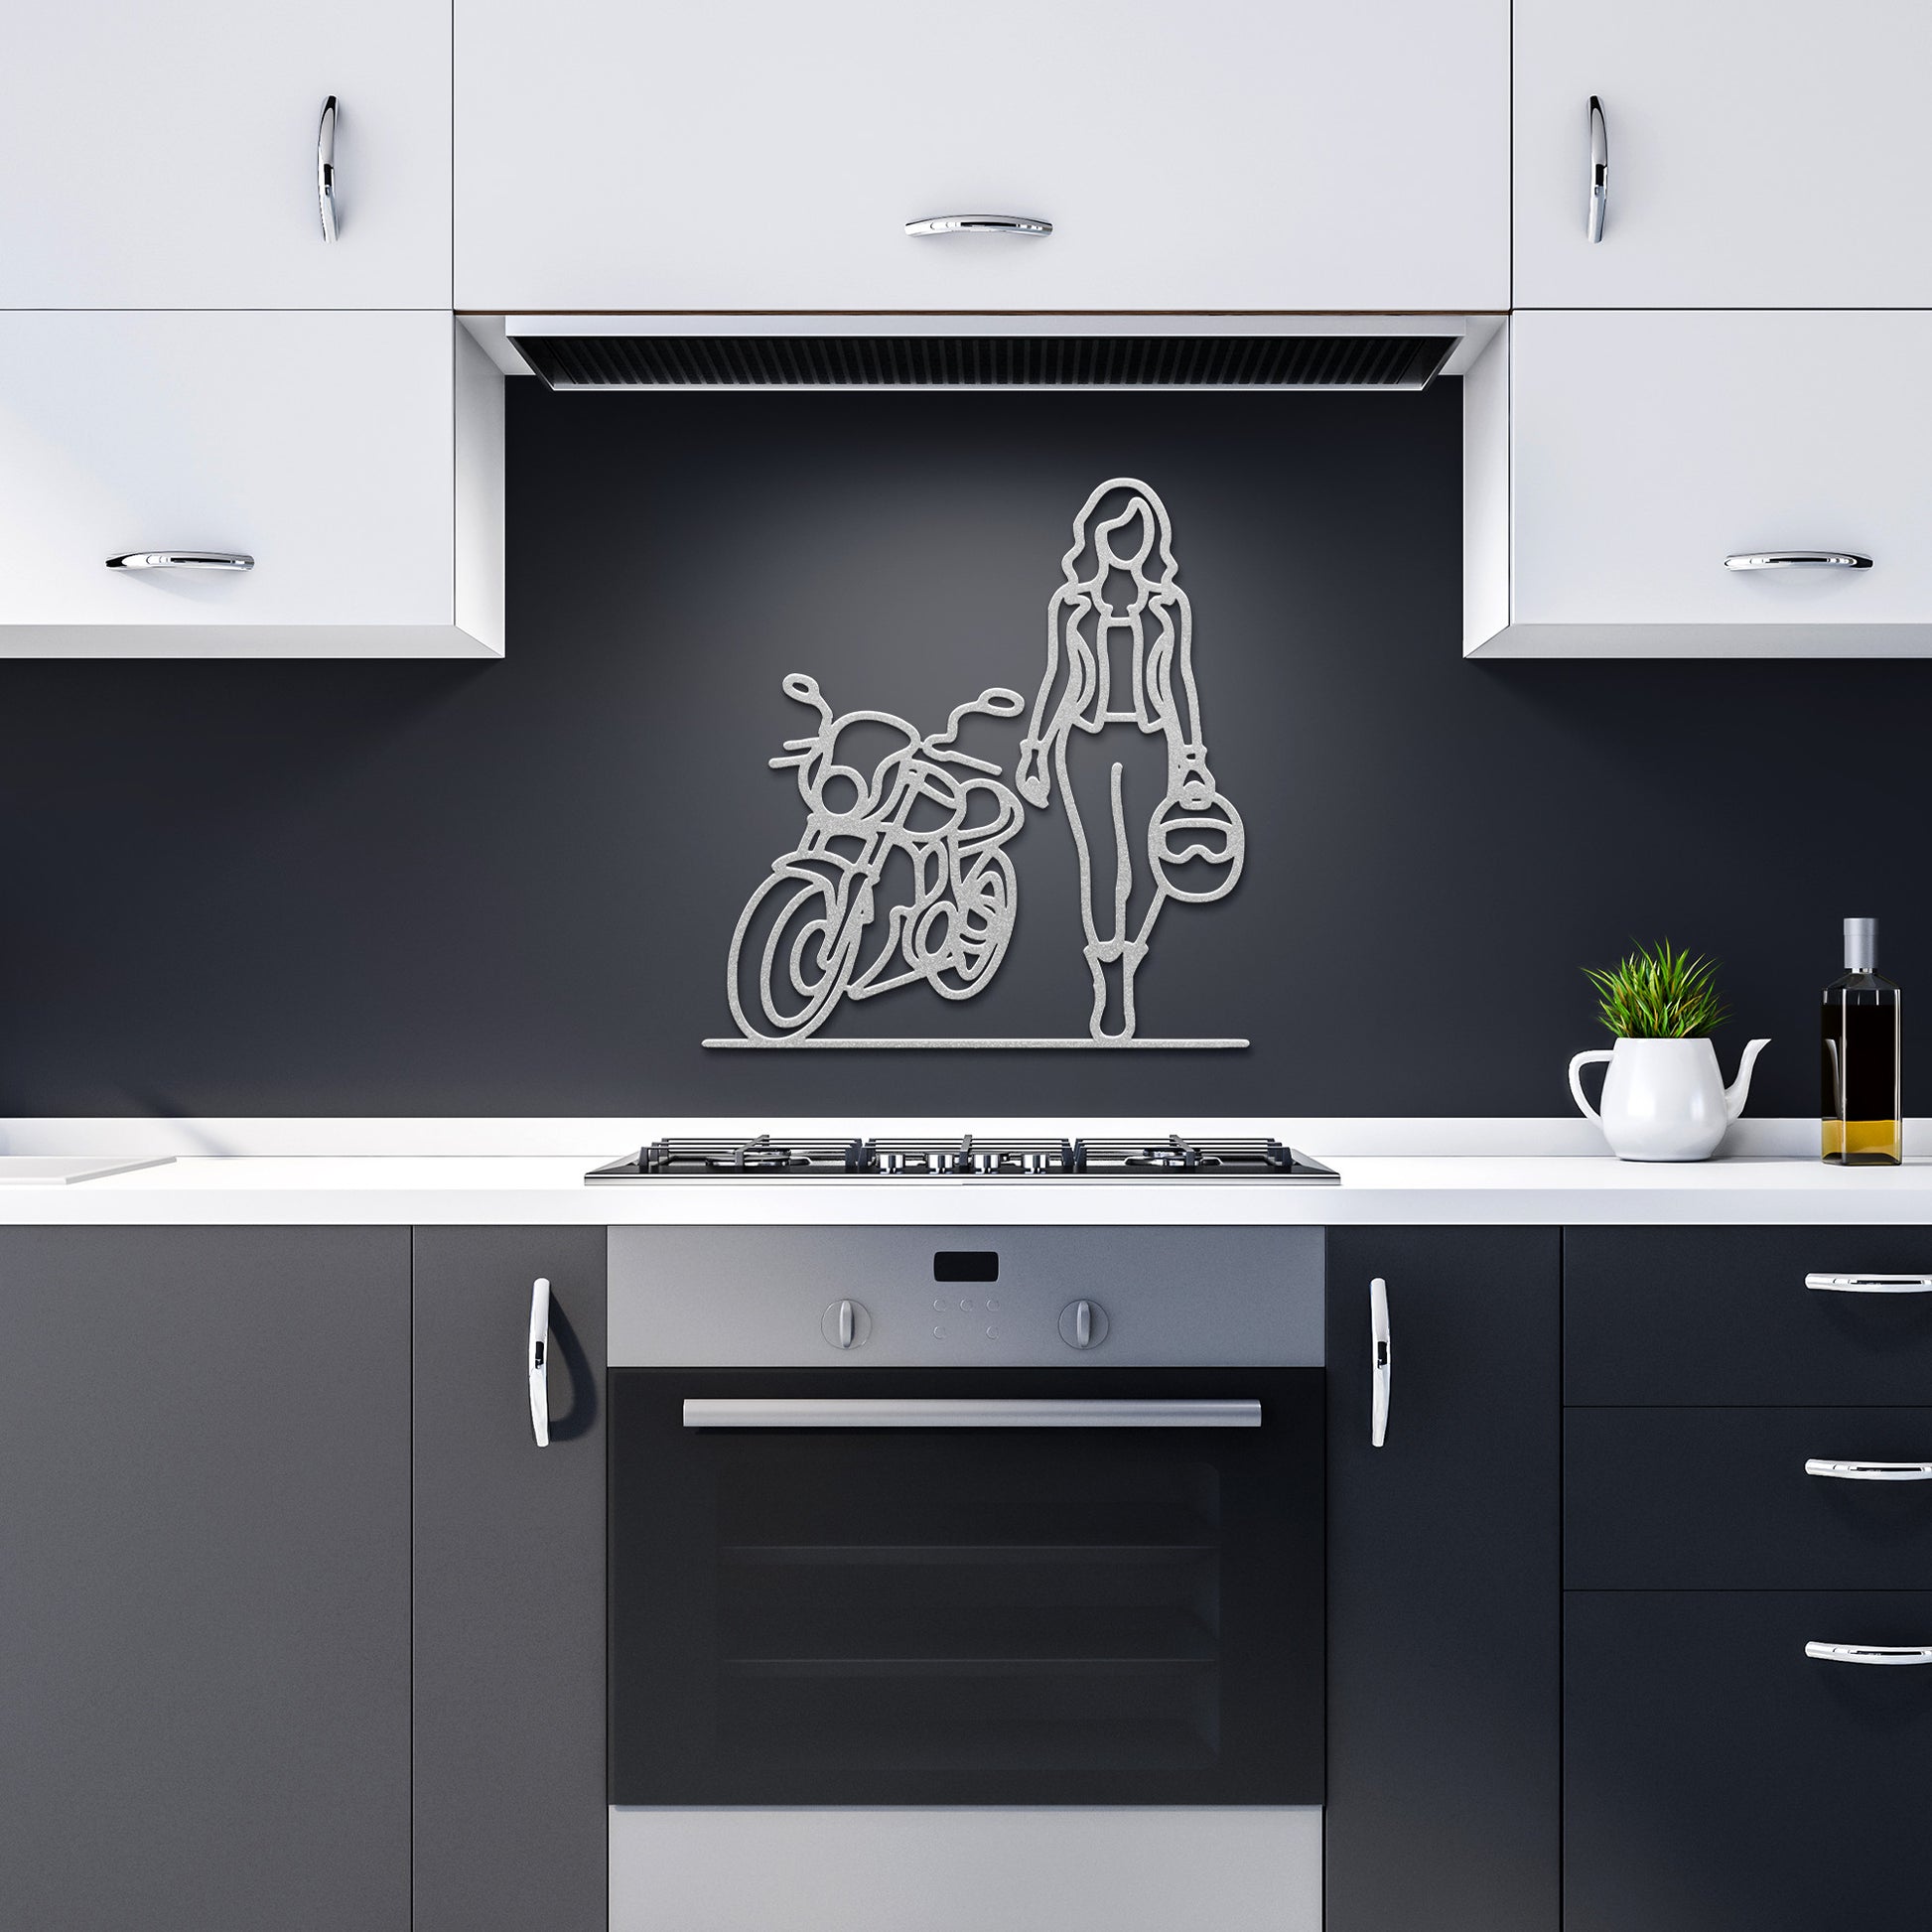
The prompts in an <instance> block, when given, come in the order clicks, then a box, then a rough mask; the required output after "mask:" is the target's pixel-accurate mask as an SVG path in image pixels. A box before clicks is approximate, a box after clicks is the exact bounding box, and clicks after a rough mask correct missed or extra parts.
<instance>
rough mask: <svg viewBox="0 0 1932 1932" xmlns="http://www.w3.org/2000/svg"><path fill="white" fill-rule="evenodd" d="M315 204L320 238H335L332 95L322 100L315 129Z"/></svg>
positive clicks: (334, 121)
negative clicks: (319, 217) (319, 124)
mask: <svg viewBox="0 0 1932 1932" xmlns="http://www.w3.org/2000/svg"><path fill="white" fill-rule="evenodd" d="M316 207H317V208H318V209H319V211H320V212H321V215H322V238H323V240H324V241H334V240H335V239H336V96H335V95H334V94H331V95H330V96H329V98H328V99H327V100H325V101H324V102H323V103H322V125H321V126H320V127H318V128H317V129H316Z"/></svg>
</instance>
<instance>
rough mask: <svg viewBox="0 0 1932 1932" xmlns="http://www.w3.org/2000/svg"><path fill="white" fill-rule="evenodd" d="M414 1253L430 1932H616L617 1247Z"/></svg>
mask: <svg viewBox="0 0 1932 1932" xmlns="http://www.w3.org/2000/svg"><path fill="white" fill-rule="evenodd" d="M415 1242H416V1246H415V1285H416V1286H415V1335H414V1381H415V1417H414V1420H415V1660H416V1661H415V1699H414V1702H415V1893H416V1900H415V1903H416V1913H415V1927H416V1932H530V1928H531V1927H533V1926H540V1927H542V1928H544V1932H604V1926H605V1916H606V1914H605V1892H606V1872H607V1863H608V1860H607V1850H606V1840H607V1831H606V1819H607V1812H606V1808H605V1776H604V1736H605V1699H604V1452H605V1423H604V1355H605V1347H604V1336H605V1295H604V1278H605V1248H606V1236H605V1231H604V1230H603V1229H602V1228H418V1229H417V1230H416V1236H415ZM538 1277H544V1278H546V1279H548V1281H549V1282H550V1288H551V1303H552V1330H551V1349H550V1365H549V1388H550V1405H551V1426H550V1445H549V1447H548V1448H547V1449H539V1448H538V1447H537V1444H536V1440H535V1434H534V1431H533V1428H532V1425H531V1419H530V1402H529V1390H528V1378H527V1375H526V1372H525V1367H524V1350H525V1346H526V1343H527V1339H528V1330H529V1319H530V1299H531V1285H532V1283H533V1282H534V1281H535V1280H536V1279H537V1278H538Z"/></svg>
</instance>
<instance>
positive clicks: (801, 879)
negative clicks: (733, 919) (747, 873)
mask: <svg viewBox="0 0 1932 1932" xmlns="http://www.w3.org/2000/svg"><path fill="white" fill-rule="evenodd" d="M855 883H856V884H857V886H858V888H859V890H858V891H856V892H854V893H852V894H851V896H850V897H848V898H847V900H846V903H845V906H844V908H843V911H841V910H840V908H839V897H840V892H841V888H850V887H852V886H853V885H854V884H855ZM781 886H794V887H796V889H797V890H796V891H795V892H794V893H793V895H792V897H791V899H790V901H789V903H787V904H786V906H785V908H784V910H783V911H782V912H780V913H779V915H778V917H777V920H776V922H775V923H774V924H773V925H772V928H771V934H770V937H769V938H767V939H766V940H765V942H764V945H763V947H762V949H761V951H760V953H759V981H758V985H759V1008H760V1010H761V1011H762V1013H763V1015H764V1019H765V1022H766V1025H767V1026H768V1027H770V1028H773V1029H775V1031H773V1032H767V1031H765V1029H764V1028H760V1027H755V1026H753V1025H752V1024H751V1022H750V1021H749V1020H747V1019H746V1017H745V1006H744V1002H743V1000H742V999H741V998H740V994H739V980H740V978H741V973H742V965H743V958H742V956H743V953H744V948H745V935H746V933H747V932H748V931H749V929H750V928H751V925H752V922H753V920H754V919H755V918H757V916H758V913H759V908H760V907H761V906H762V905H763V903H764V901H765V900H766V898H768V897H770V896H771V894H772V893H773V892H774V891H775V890H776V889H777V888H779V887H781ZM815 899H816V900H820V901H822V902H823V903H824V906H825V911H826V916H825V917H824V918H822V919H818V920H814V921H810V922H808V923H807V925H806V927H805V929H804V930H803V931H801V932H800V933H798V934H797V936H796V937H795V938H793V939H792V941H791V951H792V954H793V959H794V966H795V959H796V955H797V954H798V953H799V952H800V950H801V949H802V948H803V947H804V946H805V945H806V944H807V943H808V942H809V941H810V938H811V935H812V929H813V927H814V926H817V927H821V928H826V929H830V928H831V927H832V925H833V922H834V920H835V919H836V920H838V921H839V924H838V929H837V932H836V934H835V935H834V941H833V944H832V945H831V946H830V947H829V948H828V947H821V948H820V955H821V957H822V958H829V959H830V960H831V961H832V963H831V964H830V965H828V966H827V967H826V970H825V972H824V974H823V975H822V976H821V977H820V978H818V979H817V980H816V981H815V982H814V984H813V991H812V992H811V994H810V996H809V997H808V998H807V1000H806V1002H805V1006H804V1010H803V1012H802V1013H801V1014H800V1015H799V1017H798V1018H797V1019H796V1020H792V1021H789V1022H787V1021H785V1020H784V1019H782V1018H780V1017H778V1016H776V1015H774V1014H773V1013H772V1011H771V1004H770V993H771V964H772V960H773V959H774V958H775V957H776V955H777V950H778V942H779V940H780V939H781V938H782V937H784V936H785V933H786V929H787V927H788V926H789V925H790V924H791V921H792V918H793V916H794V914H795V913H796V912H797V911H798V909H799V908H800V906H801V905H805V904H808V903H809V902H810V901H812V900H815ZM870 900H871V892H870V889H869V886H868V884H867V882H866V881H865V880H863V878H861V877H860V876H859V875H858V873H857V872H856V870H855V871H854V872H852V873H850V874H848V875H847V876H846V877H844V878H842V879H839V880H837V881H834V880H833V879H831V878H828V877H826V876H825V874H823V873H820V872H814V871H811V870H809V869H808V868H806V867H804V866H802V865H789V866H783V867H774V868H773V869H772V870H771V871H770V872H768V873H767V874H766V875H765V876H764V878H763V879H762V880H761V881H760V882H759V886H758V889H757V890H756V891H755V892H754V893H753V894H752V897H750V898H749V899H747V900H746V901H745V909H744V911H742V912H741V913H740V914H739V915H738V924H737V927H736V928H735V929H734V930H733V933H732V947H731V954H730V957H729V959H728V960H727V961H726V977H725V991H726V996H727V997H728V999H729V1000H730V1002H731V1010H732V1018H733V1019H734V1020H735V1021H736V1022H737V1023H738V1030H739V1032H740V1033H742V1034H743V1035H745V1037H746V1038H747V1039H777V1040H786V1039H806V1038H808V1037H810V1035H813V1034H815V1033H816V1032H817V1031H818V1030H819V1028H820V1027H822V1026H823V1025H824V1024H825V1022H826V1021H827V1020H828V1019H830V1018H831V1016H832V1014H833V1012H834V1011H835V1009H836V1008H837V1006H838V1004H839V1002H840V1001H841V1000H842V999H844V997H845V993H846V988H847V987H848V986H849V985H850V984H851V980H852V968H853V965H854V963H855V961H856V959H857V956H858V951H859V946H860V943H861V941H862V940H863V939H864V938H865V935H866V931H867V929H868V928H869V927H870V926H871V924H872V908H871V904H870ZM788 970H793V968H791V967H788ZM792 984H793V985H794V986H795V985H797V984H798V981H797V980H796V978H795V977H794V979H793V981H792Z"/></svg>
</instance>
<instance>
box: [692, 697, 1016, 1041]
mask: <svg viewBox="0 0 1932 1932" xmlns="http://www.w3.org/2000/svg"><path fill="white" fill-rule="evenodd" d="M784 693H785V696H786V697H788V698H792V699H794V700H795V701H796V702H798V703H799V704H804V705H810V706H811V707H812V708H813V709H814V710H815V711H816V712H817V713H818V729H817V731H815V732H813V733H812V734H811V735H810V736H809V737H806V738H792V739H787V740H786V741H785V756H784V757H782V758H775V759H771V760H770V763H771V767H772V769H773V770H784V769H786V768H787V767H795V768H796V770H797V772H798V792H799V796H800V797H801V798H803V799H804V801H805V830H804V832H803V833H802V835H801V836H800V838H799V840H798V843H797V845H796V846H794V847H793V848H792V850H791V851H789V852H787V853H784V854H783V855H782V856H781V857H779V858H777V859H775V860H773V861H772V865H771V870H770V872H769V873H768V874H766V876H765V878H764V880H763V882H762V884H760V885H759V887H758V889H757V890H756V891H755V892H754V893H753V894H752V897H751V898H750V900H749V901H748V902H747V903H746V906H745V909H744V911H743V912H741V913H740V914H739V919H738V927H737V930H736V931H734V932H733V934H732V946H731V958H730V962H729V964H728V966H727V969H726V978H727V984H728V986H729V989H730V998H731V1010H732V1018H733V1019H734V1020H735V1021H736V1022H737V1023H738V1029H739V1032H740V1033H741V1034H743V1035H745V1036H746V1037H747V1038H759V1037H770V1036H773V1035H776V1036H777V1037H778V1039H779V1041H780V1043H784V1042H788V1041H791V1040H803V1039H806V1038H809V1037H810V1036H811V1035H813V1034H814V1033H816V1032H817V1031H818V1029H819V1028H820V1027H822V1026H823V1025H824V1024H825V1022H826V1021H827V1020H828V1019H829V1018H830V1017H831V1015H832V1013H833V1011H834V1009H835V1008H836V1007H837V1006H838V1004H839V1002H840V1001H841V1000H870V999H873V998H875V997H876V996H877V995H879V994H881V993H890V992H892V991H893V990H894V989H895V988H896V987H900V986H905V985H909V984H910V983H911V982H913V981H915V980H923V981H924V982H925V983H926V984H927V985H928V986H930V987H931V988H932V990H933V991H934V992H935V993H937V994H938V995H940V997H941V998H942V999H947V1000H969V999H971V998H972V996H973V995H974V994H975V993H977V992H979V991H980V990H981V989H982V988H983V987H984V986H986V984H987V983H988V981H990V980H991V979H992V977H993V975H994V974H995V973H996V972H997V971H998V970H999V966H1000V961H1001V960H1002V959H1003V958H1004V957H1005V955H1006V949H1007V942H1008V941H1009V940H1010V939H1011V938H1012V937H1013V921H1014V914H1015V910H1016V906H1017V898H1018V893H1019V885H1018V882H1017V881H1016V879H1015V878H1014V872H1013V861H1012V860H1011V859H1010V858H1009V857H1008V856H1007V853H1006V851H1005V847H1006V843H1007V841H1008V840H1009V839H1011V838H1012V837H1013V835H1014V833H1015V832H1017V831H1018V830H1019V829H1020V825H1021V821H1022V819H1023V818H1024V816H1025V814H1024V813H1023V812H1022V810H1021V806H1020V801H1019V800H1018V799H1017V798H1016V797H1014V795H1013V793H1012V792H1011V791H1010V790H1009V789H1008V788H1007V787H1006V786H1005V785H1003V784H1001V783H1000V782H999V773H1000V767H999V766H998V765H997V764H989V763H988V762H987V761H986V760H985V759H976V758H969V757H968V756H967V755H966V754H965V753H964V752H961V751H959V750H957V749H956V746H955V741H956V740H957V738H958V736H959V727H960V723H961V721H962V720H963V719H965V718H968V717H970V716H972V715H974V714H975V713H980V714H984V715H986V716H988V717H993V718H1017V717H1018V716H1019V715H1020V713H1021V712H1022V710H1024V709H1025V707H1026V700H1025V699H1024V698H1023V697H1022V696H1021V695H1020V693H1019V692H1018V691H1009V690H1005V689H1003V688H1001V687H999V686H995V687H993V688H992V689H990V690H986V691H982V692H981V693H980V695H979V696H978V697H977V698H974V699H973V700H971V701H970V702H969V703H966V704H962V705H959V706H956V707H955V708H954V710H953V712H952V715H951V716H950V717H949V718H948V719H947V721H946V729H945V730H944V731H942V732H934V733H931V734H930V735H926V736H921V734H920V733H919V732H917V731H916V730H914V729H913V727H912V726H910V725H908V724H907V723H906V722H905V720H904V719H902V718H896V717H894V716H893V715H892V713H890V712H886V711H848V712H846V713H845V714H844V715H843V716H842V717H834V716H833V713H832V707H831V706H830V705H829V704H827V703H826V702H825V699H824V696H823V695H822V694H821V692H820V690H819V688H818V681H817V679H815V678H810V677H805V676H802V675H801V674H799V673H797V672H794V673H792V675H791V676H789V677H787V678H786V679H785V680H784ZM868 725H870V726H878V727H883V728H884V729H885V731H887V732H888V733H890V734H892V735H893V736H895V737H897V738H898V739H899V740H900V743H899V744H898V745H897V748H896V749H894V750H892V751H890V752H888V753H887V754H886V755H885V757H883V758H882V759H879V760H878V761H877V762H876V764H875V765H874V767H873V769H872V770H871V772H870V773H868V772H865V771H863V770H861V769H860V767H859V766H858V765H856V764H849V763H844V762H841V760H840V757H839V749H840V748H839V739H840V735H841V734H842V733H845V732H847V731H849V730H851V729H852V728H853V727H855V726H868ZM962 771H963V772H966V773H971V774H976V775H967V776H962V775H960V773H961V772H962ZM900 855H902V856H903V859H904V861H905V862H906V866H905V872H906V881H905V885H904V888H903V896H902V897H900V899H899V901H898V902H897V903H896V904H894V905H893V906H892V908H891V910H890V911H889V912H888V914H887V918H886V922H885V928H884V931H883V933H879V932H876V931H875V930H874V925H875V920H876V916H877V912H878V903H879V894H880V888H881V882H882V881H883V880H884V879H885V877H886V874H887V869H888V867H889V866H890V865H891V864H892V862H893V860H894V859H895V858H896V857H899V856H900ZM869 937H870V938H871V939H872V940H873V942H874V943H873V950H872V953H871V956H870V958H868V957H866V951H867V941H868V938H869ZM748 994H750V995H751V996H752V998H751V999H750V1000H749V1001H748V999H747V997H746V996H747V995H748ZM748 1005H750V1006H755V1007H756V1018H755V1017H754V1016H753V1014H752V1013H750V1012H748V1010H747V1008H748Z"/></svg>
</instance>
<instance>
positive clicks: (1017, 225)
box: [905, 214, 1053, 235]
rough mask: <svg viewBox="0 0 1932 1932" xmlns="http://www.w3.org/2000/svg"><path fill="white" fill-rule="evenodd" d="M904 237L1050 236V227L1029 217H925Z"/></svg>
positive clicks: (908, 227)
mask: <svg viewBox="0 0 1932 1932" xmlns="http://www.w3.org/2000/svg"><path fill="white" fill-rule="evenodd" d="M905 232H906V233H907V234H1016V235H1019V234H1051V233H1052V232H1053V224H1052V222H1050V221H1042V220H1040V219H1039V218H1038V217H1037V216H1036V215H1032V214H928V215H926V216H924V217H923V218H922V219H920V220H917V221H908V222H906V224H905Z"/></svg>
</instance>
